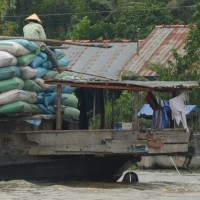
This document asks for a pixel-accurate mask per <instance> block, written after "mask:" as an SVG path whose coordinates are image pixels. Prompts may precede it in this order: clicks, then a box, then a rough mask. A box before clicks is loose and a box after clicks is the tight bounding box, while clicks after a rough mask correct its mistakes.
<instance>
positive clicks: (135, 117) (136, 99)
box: [132, 91, 139, 130]
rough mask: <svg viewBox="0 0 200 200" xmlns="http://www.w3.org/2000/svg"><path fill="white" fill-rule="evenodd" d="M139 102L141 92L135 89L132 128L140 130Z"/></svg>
mask: <svg viewBox="0 0 200 200" xmlns="http://www.w3.org/2000/svg"><path fill="white" fill-rule="evenodd" d="M138 104H139V92H138V91H135V92H134V96H133V101H132V129H133V130H138V128H139V123H138V115H137V113H138Z"/></svg>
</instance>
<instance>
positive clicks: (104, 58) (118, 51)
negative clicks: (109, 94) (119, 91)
mask: <svg viewBox="0 0 200 200" xmlns="http://www.w3.org/2000/svg"><path fill="white" fill-rule="evenodd" d="M109 45H111V46H113V47H112V48H96V47H84V46H74V45H73V46H72V45H71V46H70V48H69V49H66V50H63V51H64V53H65V55H66V58H67V59H69V60H70V63H69V65H68V68H69V69H71V70H73V71H78V72H83V73H85V74H87V73H88V74H94V75H98V76H102V77H110V78H111V79H119V77H120V73H121V69H122V68H123V67H124V66H125V64H126V63H127V62H128V61H129V60H130V58H131V57H132V56H133V55H134V54H135V53H136V51H137V42H116V43H109ZM65 46H66V45H65ZM77 76H79V77H80V78H85V79H90V78H91V79H94V76H89V75H88V76H87V75H84V74H77Z"/></svg>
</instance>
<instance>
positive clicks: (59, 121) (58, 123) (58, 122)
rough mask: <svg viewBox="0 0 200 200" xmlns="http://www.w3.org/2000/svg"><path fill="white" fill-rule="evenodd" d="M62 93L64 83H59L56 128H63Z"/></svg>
mask: <svg viewBox="0 0 200 200" xmlns="http://www.w3.org/2000/svg"><path fill="white" fill-rule="evenodd" d="M61 93H62V85H57V102H56V103H57V109H56V130H61V128H62V108H61Z"/></svg>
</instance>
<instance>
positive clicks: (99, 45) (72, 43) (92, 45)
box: [0, 36, 112, 48]
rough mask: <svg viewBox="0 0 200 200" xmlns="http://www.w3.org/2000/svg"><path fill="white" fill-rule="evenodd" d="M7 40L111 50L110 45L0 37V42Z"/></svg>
mask: <svg viewBox="0 0 200 200" xmlns="http://www.w3.org/2000/svg"><path fill="white" fill-rule="evenodd" d="M9 39H24V40H29V41H37V42H45V43H58V44H68V45H76V46H86V47H98V48H111V47H112V46H111V45H107V44H99V43H98V44H94V43H93V44H90V43H81V42H69V41H62V40H54V39H33V38H28V37H13V36H0V40H9Z"/></svg>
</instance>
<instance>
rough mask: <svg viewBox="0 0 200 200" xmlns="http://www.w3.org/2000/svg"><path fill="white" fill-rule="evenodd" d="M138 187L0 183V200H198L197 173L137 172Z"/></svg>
mask: <svg viewBox="0 0 200 200" xmlns="http://www.w3.org/2000/svg"><path fill="white" fill-rule="evenodd" d="M136 173H137V175H138V177H139V183H136V184H134V185H133V184H132V185H125V184H122V183H96V182H62V183H61V182H60V183H58V182H56V183H55V182H54V183H53V182H28V181H24V180H12V181H0V200H73V199H78V200H79V199H86V200H103V199H105V200H120V199H122V200H129V199H130V200H134V199H137V200H140V199H141V200H144V199H148V200H165V199H170V200H180V199H181V200H190V199H191V200H200V173H197V172H195V173H189V172H180V174H179V173H177V171H175V170H174V171H173V170H172V171H158V170H153V171H149V170H145V171H136Z"/></svg>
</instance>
